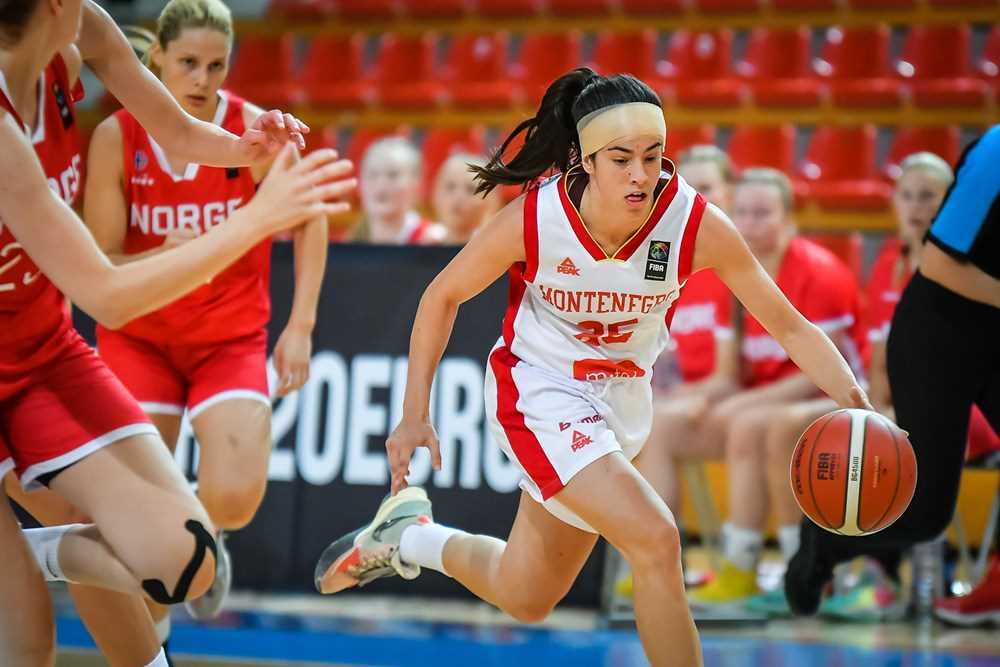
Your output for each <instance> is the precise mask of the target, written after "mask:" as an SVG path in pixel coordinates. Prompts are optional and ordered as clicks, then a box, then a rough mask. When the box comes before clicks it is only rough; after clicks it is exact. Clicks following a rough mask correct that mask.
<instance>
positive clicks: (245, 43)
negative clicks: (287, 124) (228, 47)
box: [228, 33, 301, 109]
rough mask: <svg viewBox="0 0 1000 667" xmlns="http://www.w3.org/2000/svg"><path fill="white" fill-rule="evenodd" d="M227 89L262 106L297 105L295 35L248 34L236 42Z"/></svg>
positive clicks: (299, 91)
mask: <svg viewBox="0 0 1000 667" xmlns="http://www.w3.org/2000/svg"><path fill="white" fill-rule="evenodd" d="M228 86H229V87H230V88H231V89H232V91H233V92H235V93H238V94H239V95H241V96H243V97H245V98H247V99H248V100H250V101H251V102H253V103H254V104H257V105H260V106H263V107H282V108H286V109H287V108H288V107H290V106H292V105H294V104H297V103H298V102H299V100H300V98H301V89H300V88H299V86H298V83H296V76H295V36H294V35H292V34H290V33H289V34H285V35H282V36H279V37H270V36H266V35H247V36H246V37H243V38H241V39H240V40H239V44H238V45H237V49H236V57H235V58H234V59H233V64H232V72H231V74H230V75H229V80H228Z"/></svg>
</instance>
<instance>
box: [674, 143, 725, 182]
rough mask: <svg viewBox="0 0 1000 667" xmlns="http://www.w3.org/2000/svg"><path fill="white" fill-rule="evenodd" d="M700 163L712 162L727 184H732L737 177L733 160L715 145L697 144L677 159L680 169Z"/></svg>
mask: <svg viewBox="0 0 1000 667" xmlns="http://www.w3.org/2000/svg"><path fill="white" fill-rule="evenodd" d="M698 162H710V163H712V164H714V165H715V166H716V167H718V169H719V173H720V174H721V175H722V180H724V181H725V182H726V183H732V182H733V180H734V177H735V176H736V173H735V172H734V171H733V163H732V160H730V159H729V156H728V155H726V152H725V151H724V150H722V149H721V148H719V147H718V146H715V145H714V144H696V145H694V146H691V147H689V148H687V149H686V150H685V151H684V152H682V153H681V155H680V157H679V158H677V166H678V167H680V166H681V165H685V164H690V163H698Z"/></svg>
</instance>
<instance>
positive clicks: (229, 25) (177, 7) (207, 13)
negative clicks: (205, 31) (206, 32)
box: [156, 0, 233, 49]
mask: <svg viewBox="0 0 1000 667" xmlns="http://www.w3.org/2000/svg"><path fill="white" fill-rule="evenodd" d="M185 28H209V29H211V30H217V31H219V32H221V33H222V34H223V35H225V36H226V37H227V38H228V39H229V42H230V44H231V43H232V41H233V14H232V12H230V11H229V7H227V6H226V4H225V3H224V2H222V0H170V2H168V3H167V6H166V7H164V8H163V11H162V12H160V17H159V18H158V19H156V41H157V43H158V44H159V45H160V48H161V49H166V48H167V44H169V43H170V42H172V41H174V40H175V39H177V38H178V37H180V34H181V32H182V31H183V30H184V29H185Z"/></svg>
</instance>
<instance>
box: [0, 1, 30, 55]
mask: <svg viewBox="0 0 1000 667" xmlns="http://www.w3.org/2000/svg"><path fill="white" fill-rule="evenodd" d="M37 8H38V0H0V45H2V46H7V47H11V46H17V44H18V43H19V42H20V41H21V37H22V36H23V35H24V29H25V28H27V27H28V22H29V21H30V20H31V17H32V16H34V14H35V9H37Z"/></svg>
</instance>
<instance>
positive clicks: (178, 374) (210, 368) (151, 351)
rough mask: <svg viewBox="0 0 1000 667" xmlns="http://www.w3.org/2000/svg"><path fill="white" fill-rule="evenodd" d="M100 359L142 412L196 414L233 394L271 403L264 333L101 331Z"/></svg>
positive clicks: (192, 416) (99, 339)
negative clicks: (206, 335)
mask: <svg viewBox="0 0 1000 667" xmlns="http://www.w3.org/2000/svg"><path fill="white" fill-rule="evenodd" d="M97 347H98V351H99V352H100V354H101V358H102V359H104V361H105V362H106V363H107V364H108V367H109V368H110V369H111V370H112V371H114V373H115V375H117V376H118V377H119V379H121V381H122V383H123V384H124V385H125V386H126V387H128V389H129V391H131V392H132V395H133V396H135V399H136V400H137V401H139V405H141V406H142V408H143V409H144V410H145V411H146V413H147V414H161V415H181V414H184V410H185V408H186V409H187V411H188V417H189V418H191V419H194V418H196V417H197V416H198V415H199V414H201V413H202V412H203V411H204V410H206V409H207V408H210V407H212V406H213V405H217V404H219V403H221V402H223V401H227V400H230V399H234V398H248V399H251V400H259V401H261V402H264V403H267V405H271V399H270V393H269V391H268V386H267V332H266V331H264V330H260V331H258V332H256V333H253V334H251V335H249V336H244V337H242V338H235V339H233V340H228V341H224V342H218V343H210V344H204V345H197V344H191V343H184V344H180V345H172V344H169V343H154V342H151V341H148V340H145V339H142V338H136V337H134V336H129V335H127V334H123V333H121V332H118V331H108V330H103V329H102V330H100V332H99V333H98V336H97Z"/></svg>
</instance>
